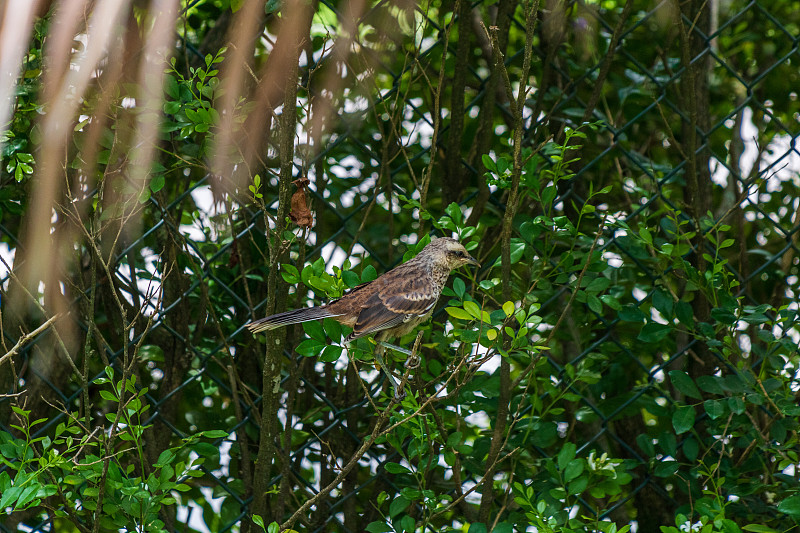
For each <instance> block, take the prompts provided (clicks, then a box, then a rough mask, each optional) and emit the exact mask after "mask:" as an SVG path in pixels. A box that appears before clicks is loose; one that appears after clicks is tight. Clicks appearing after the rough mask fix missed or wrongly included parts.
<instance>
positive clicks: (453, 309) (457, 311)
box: [445, 307, 473, 320]
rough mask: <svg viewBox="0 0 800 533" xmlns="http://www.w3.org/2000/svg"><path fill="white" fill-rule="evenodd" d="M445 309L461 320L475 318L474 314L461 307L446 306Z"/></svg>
mask: <svg viewBox="0 0 800 533" xmlns="http://www.w3.org/2000/svg"><path fill="white" fill-rule="evenodd" d="M445 311H447V314H448V315H450V316H451V317H453V318H458V319H459V320H473V318H472V316H470V314H469V313H467V312H466V311H464V310H463V309H461V308H460V307H446V308H445Z"/></svg>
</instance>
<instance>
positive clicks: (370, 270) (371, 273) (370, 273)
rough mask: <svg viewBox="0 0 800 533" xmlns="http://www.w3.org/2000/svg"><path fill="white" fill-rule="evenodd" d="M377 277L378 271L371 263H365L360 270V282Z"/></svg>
mask: <svg viewBox="0 0 800 533" xmlns="http://www.w3.org/2000/svg"><path fill="white" fill-rule="evenodd" d="M377 277H378V272H377V271H376V270H375V267H374V266H372V265H367V266H366V267H364V270H363V271H362V272H361V283H367V282H368V281H372V280H374V279H375V278H377Z"/></svg>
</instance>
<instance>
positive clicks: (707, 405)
mask: <svg viewBox="0 0 800 533" xmlns="http://www.w3.org/2000/svg"><path fill="white" fill-rule="evenodd" d="M703 408H704V409H705V410H706V413H707V414H708V416H709V417H710V418H711V419H712V420H716V419H717V418H719V417H721V416H725V402H723V401H722V400H706V401H705V402H703Z"/></svg>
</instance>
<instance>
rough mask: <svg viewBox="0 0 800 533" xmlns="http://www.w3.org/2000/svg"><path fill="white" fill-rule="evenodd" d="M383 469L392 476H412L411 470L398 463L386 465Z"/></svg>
mask: <svg viewBox="0 0 800 533" xmlns="http://www.w3.org/2000/svg"><path fill="white" fill-rule="evenodd" d="M383 468H385V469H386V471H387V472H389V473H390V474H411V470H409V469H408V468H406V467H405V466H403V465H400V464H397V463H386V464H385V465H383Z"/></svg>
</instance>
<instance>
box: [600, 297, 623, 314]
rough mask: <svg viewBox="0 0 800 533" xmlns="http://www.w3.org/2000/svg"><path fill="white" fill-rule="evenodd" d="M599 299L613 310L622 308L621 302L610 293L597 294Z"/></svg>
mask: <svg viewBox="0 0 800 533" xmlns="http://www.w3.org/2000/svg"><path fill="white" fill-rule="evenodd" d="M599 298H600V301H601V302H603V303H604V304H606V305H607V306H608V307H610V308H611V309H613V310H614V311H620V310H622V304H620V303H619V300H617V299H616V298H614V297H613V296H611V295H610V294H601V295H600V296H599Z"/></svg>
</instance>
